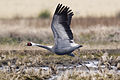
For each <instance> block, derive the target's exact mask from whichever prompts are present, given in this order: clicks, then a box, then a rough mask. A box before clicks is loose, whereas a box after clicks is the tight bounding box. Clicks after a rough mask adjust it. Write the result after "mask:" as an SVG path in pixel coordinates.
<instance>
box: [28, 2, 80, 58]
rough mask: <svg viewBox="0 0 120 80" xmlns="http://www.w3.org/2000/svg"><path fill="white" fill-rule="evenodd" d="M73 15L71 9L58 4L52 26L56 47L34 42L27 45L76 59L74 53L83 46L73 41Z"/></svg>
mask: <svg viewBox="0 0 120 80" xmlns="http://www.w3.org/2000/svg"><path fill="white" fill-rule="evenodd" d="M73 15H74V14H73V12H72V10H70V9H69V7H67V6H63V5H62V4H58V5H57V8H56V10H55V13H54V16H53V20H52V24H51V29H52V32H53V35H54V46H43V45H41V44H36V43H33V42H29V43H27V46H38V47H42V48H45V49H47V50H49V51H51V52H53V53H55V54H57V55H69V56H73V57H74V54H73V53H72V52H73V51H74V50H75V49H78V48H80V47H82V45H79V44H76V43H75V42H74V40H73V33H72V31H71V29H70V24H71V19H72V16H73Z"/></svg>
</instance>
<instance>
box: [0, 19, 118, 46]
mask: <svg viewBox="0 0 120 80" xmlns="http://www.w3.org/2000/svg"><path fill="white" fill-rule="evenodd" d="M105 22H106V23H105ZM50 23H51V19H45V20H43V19H35V18H27V19H25V18H20V19H1V20H0V28H1V29H0V32H1V33H0V43H1V45H6V44H9V45H12V44H14V45H19V44H20V43H23V42H28V41H32V42H36V43H40V44H49V45H51V44H53V43H54V39H53V33H52V31H51V28H50ZM119 26H120V20H119V19H118V18H115V17H100V18H95V17H87V18H75V19H73V21H72V25H71V27H72V31H73V34H74V39H75V42H77V43H79V44H83V45H85V46H87V47H89V46H91V48H92V46H93V47H95V46H96V44H97V45H100V48H102V47H101V46H105V47H103V48H106V46H107V47H108V48H110V47H111V48H119V47H120V46H119V43H120V38H119V36H120V32H119V30H120V27H119ZM109 44H110V45H113V46H109ZM98 47H99V46H98Z"/></svg>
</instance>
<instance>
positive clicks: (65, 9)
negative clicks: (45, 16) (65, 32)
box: [55, 3, 74, 16]
mask: <svg viewBox="0 0 120 80" xmlns="http://www.w3.org/2000/svg"><path fill="white" fill-rule="evenodd" d="M69 9H70V8H69V7H67V6H63V5H62V4H60V3H59V4H58V5H57V8H56V10H55V14H58V15H59V14H61V15H62V14H64V15H65V14H66V15H70V16H73V15H74V14H73V12H72V10H69ZM71 13H72V15H71Z"/></svg>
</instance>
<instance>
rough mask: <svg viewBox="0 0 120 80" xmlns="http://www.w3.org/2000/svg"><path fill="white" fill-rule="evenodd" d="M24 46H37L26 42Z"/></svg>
mask: <svg viewBox="0 0 120 80" xmlns="http://www.w3.org/2000/svg"><path fill="white" fill-rule="evenodd" d="M26 46H37V44H36V43H33V42H28V43H26Z"/></svg>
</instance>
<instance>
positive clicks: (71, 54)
mask: <svg viewBox="0 0 120 80" xmlns="http://www.w3.org/2000/svg"><path fill="white" fill-rule="evenodd" d="M67 55H69V56H72V57H75V55H74V54H73V53H70V54H67Z"/></svg>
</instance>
